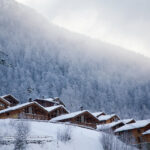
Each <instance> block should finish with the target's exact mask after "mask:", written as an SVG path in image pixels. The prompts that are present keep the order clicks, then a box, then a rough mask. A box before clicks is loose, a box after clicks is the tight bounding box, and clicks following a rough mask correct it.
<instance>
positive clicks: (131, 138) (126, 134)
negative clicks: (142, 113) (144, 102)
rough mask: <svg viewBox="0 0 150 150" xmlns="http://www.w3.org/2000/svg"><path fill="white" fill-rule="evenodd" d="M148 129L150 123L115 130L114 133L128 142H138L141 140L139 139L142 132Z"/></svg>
mask: <svg viewBox="0 0 150 150" xmlns="http://www.w3.org/2000/svg"><path fill="white" fill-rule="evenodd" d="M149 129H150V123H149V124H147V125H145V126H143V127H139V128H133V129H130V130H125V131H120V132H116V135H119V136H120V137H121V139H123V140H124V141H126V142H127V143H129V144H140V143H141V142H142V139H141V137H142V133H143V132H145V131H147V130H149Z"/></svg>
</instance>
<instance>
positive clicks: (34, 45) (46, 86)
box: [0, 0, 150, 119]
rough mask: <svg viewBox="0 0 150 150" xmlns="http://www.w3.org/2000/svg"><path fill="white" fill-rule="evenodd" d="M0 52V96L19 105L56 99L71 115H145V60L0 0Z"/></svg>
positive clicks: (148, 66)
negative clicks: (11, 98)
mask: <svg viewBox="0 0 150 150" xmlns="http://www.w3.org/2000/svg"><path fill="white" fill-rule="evenodd" d="M0 51H1V52H3V53H5V54H6V56H5V58H4V61H2V63H0V85H1V86H0V95H4V94H8V93H10V94H13V95H14V96H15V97H17V98H18V99H19V100H20V101H21V102H25V101H27V100H28V98H38V97H42V96H45V97H56V96H57V97H60V98H61V99H62V100H63V101H64V103H65V104H66V106H67V107H68V109H70V110H71V111H74V110H79V107H80V106H83V107H84V109H89V110H91V111H93V110H98V111H104V112H106V113H113V112H115V113H117V114H118V115H121V116H122V117H124V118H128V117H130V116H132V117H135V118H139V119H140V118H148V117H149V115H150V110H149V107H150V101H148V99H150V94H149V93H150V92H149V91H150V84H149V83H150V76H149V74H150V60H149V59H148V58H144V57H143V56H140V55H138V54H135V53H132V52H129V51H124V50H122V48H120V47H116V46H113V45H110V44H107V43H103V42H101V41H95V40H92V39H89V38H87V37H84V36H81V35H78V34H74V33H70V32H68V31H65V30H64V29H62V28H59V27H57V26H55V25H53V24H51V23H49V22H48V21H47V20H46V19H45V18H43V17H42V16H40V15H39V14H38V13H36V12H35V11H33V10H31V9H30V8H28V7H26V6H23V5H21V4H18V3H16V2H15V1H14V0H0ZM2 57H3V56H1V53H0V60H2V59H3V58H2ZM120 108H121V109H120Z"/></svg>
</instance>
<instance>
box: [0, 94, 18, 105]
mask: <svg viewBox="0 0 150 150" xmlns="http://www.w3.org/2000/svg"><path fill="white" fill-rule="evenodd" d="M1 98H3V99H5V100H6V101H8V102H9V103H10V106H11V107H12V106H16V105H17V104H19V101H18V100H17V99H16V98H15V97H14V96H12V95H10V94H8V95H5V96H1Z"/></svg>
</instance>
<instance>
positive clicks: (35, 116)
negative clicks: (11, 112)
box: [19, 113, 48, 120]
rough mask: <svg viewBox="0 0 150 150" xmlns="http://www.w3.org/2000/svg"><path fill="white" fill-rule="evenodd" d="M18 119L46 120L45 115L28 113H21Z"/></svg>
mask: <svg viewBox="0 0 150 150" xmlns="http://www.w3.org/2000/svg"><path fill="white" fill-rule="evenodd" d="M19 118H23V119H35V120H48V116H46V115H38V114H30V113H22V114H20V115H19Z"/></svg>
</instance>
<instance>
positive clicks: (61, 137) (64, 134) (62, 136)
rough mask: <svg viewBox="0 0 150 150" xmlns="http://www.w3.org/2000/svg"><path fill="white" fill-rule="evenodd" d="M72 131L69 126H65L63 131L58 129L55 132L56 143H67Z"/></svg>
mask: <svg viewBox="0 0 150 150" xmlns="http://www.w3.org/2000/svg"><path fill="white" fill-rule="evenodd" d="M71 134H72V130H71V127H70V126H69V125H66V126H65V128H64V129H59V130H58V131H57V141H61V142H64V143H67V142H68V141H70V140H71Z"/></svg>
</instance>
